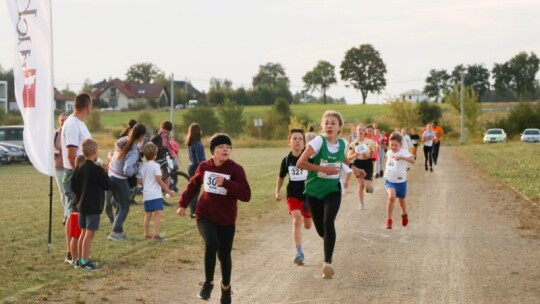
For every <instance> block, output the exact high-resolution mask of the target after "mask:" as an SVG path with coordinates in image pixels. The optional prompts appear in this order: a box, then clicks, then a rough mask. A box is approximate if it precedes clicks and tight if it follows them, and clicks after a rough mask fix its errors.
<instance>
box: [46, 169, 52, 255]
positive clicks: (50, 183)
mask: <svg viewBox="0 0 540 304" xmlns="http://www.w3.org/2000/svg"><path fill="white" fill-rule="evenodd" d="M52 198H53V178H52V176H49V242H48V244H47V253H50V252H51V240H52Z"/></svg>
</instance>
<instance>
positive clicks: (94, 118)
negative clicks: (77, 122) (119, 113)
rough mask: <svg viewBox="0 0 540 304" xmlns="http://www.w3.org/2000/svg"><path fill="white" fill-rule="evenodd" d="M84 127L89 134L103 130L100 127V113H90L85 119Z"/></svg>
mask: <svg viewBox="0 0 540 304" xmlns="http://www.w3.org/2000/svg"><path fill="white" fill-rule="evenodd" d="M86 125H87V126H88V130H89V131H90V132H97V131H101V130H102V129H103V126H102V125H101V113H100V112H99V111H91V112H90V115H88V118H87V119H86Z"/></svg>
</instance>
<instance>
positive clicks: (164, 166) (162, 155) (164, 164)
mask: <svg viewBox="0 0 540 304" xmlns="http://www.w3.org/2000/svg"><path fill="white" fill-rule="evenodd" d="M161 134H163V133H159V134H158V135H156V136H154V137H152V139H151V140H150V141H152V142H153V143H154V144H155V145H156V146H157V147H158V152H157V155H156V163H158V164H159V167H160V168H161V179H162V180H166V179H167V178H169V176H170V175H171V172H172V170H173V169H174V162H173V159H172V157H171V154H170V153H169V149H167V148H165V147H163V144H162V139H161Z"/></svg>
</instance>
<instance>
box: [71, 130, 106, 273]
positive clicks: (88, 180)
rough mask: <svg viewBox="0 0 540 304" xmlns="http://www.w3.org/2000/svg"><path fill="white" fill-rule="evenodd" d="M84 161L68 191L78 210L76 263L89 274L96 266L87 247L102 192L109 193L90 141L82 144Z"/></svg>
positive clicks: (95, 226) (100, 207)
mask: <svg viewBox="0 0 540 304" xmlns="http://www.w3.org/2000/svg"><path fill="white" fill-rule="evenodd" d="M82 151H83V153H84V157H85V161H84V162H83V163H82V164H81V165H80V166H78V168H77V170H75V172H74V173H73V178H72V179H71V188H72V189H73V192H74V193H75V199H76V200H75V202H76V203H77V209H79V211H80V213H79V227H80V228H81V236H80V237H79V241H78V248H79V254H80V257H79V259H78V262H79V263H78V264H79V265H80V267H81V268H82V269H84V270H88V271H92V270H95V269H96V266H95V265H94V264H93V263H92V262H90V258H89V257H90V247H91V246H92V240H93V239H94V235H95V234H96V231H97V230H98V229H99V217H100V215H101V213H102V212H103V203H104V202H103V199H104V197H105V192H104V191H105V190H109V182H110V181H109V176H108V175H107V173H106V169H107V168H106V165H105V166H104V167H101V166H99V165H97V164H96V161H97V160H98V144H97V142H96V141H94V140H92V139H90V138H89V139H85V140H84V141H83V142H82Z"/></svg>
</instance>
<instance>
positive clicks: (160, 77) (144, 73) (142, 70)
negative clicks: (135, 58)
mask: <svg viewBox="0 0 540 304" xmlns="http://www.w3.org/2000/svg"><path fill="white" fill-rule="evenodd" d="M126 81H127V82H141V83H155V82H164V81H165V73H163V71H161V70H160V69H159V68H158V67H157V66H156V65H154V64H153V63H149V62H143V63H137V64H134V65H132V66H130V67H129V69H128V71H127V72H126Z"/></svg>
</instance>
